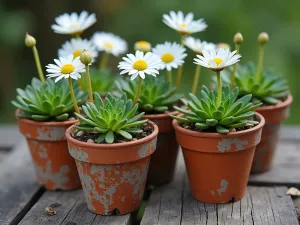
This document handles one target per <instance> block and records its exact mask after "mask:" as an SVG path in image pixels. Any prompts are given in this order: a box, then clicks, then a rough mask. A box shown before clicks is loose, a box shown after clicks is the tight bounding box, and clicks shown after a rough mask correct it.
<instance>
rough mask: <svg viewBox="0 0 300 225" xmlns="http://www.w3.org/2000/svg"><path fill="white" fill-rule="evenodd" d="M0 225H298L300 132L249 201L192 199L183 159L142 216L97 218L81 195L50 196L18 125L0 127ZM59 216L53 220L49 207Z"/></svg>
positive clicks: (150, 194)
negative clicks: (291, 192)
mask: <svg viewBox="0 0 300 225" xmlns="http://www.w3.org/2000/svg"><path fill="white" fill-rule="evenodd" d="M0 149H1V151H0V152H1V153H0V225H8V224H20V225H36V224H43V225H44V224H49V225H50V224H51V225H52V224H55V225H58V224H64V225H90V224H93V225H96V224H103V225H110V224H111V225H135V224H141V225H202V224H203V225H220V224H222V225H227V224H228V225H229V224H231V225H242V224H244V225H275V224H276V225H277V224H278V225H296V224H297V225H298V224H299V223H298V218H297V215H298V214H299V215H300V213H298V212H300V197H299V198H295V199H292V198H291V197H290V196H288V195H286V191H287V189H288V187H292V186H293V187H298V188H300V127H285V128H284V129H283V130H282V135H281V140H280V145H279V149H278V151H277V153H278V154H277V155H276V158H275V163H274V166H273V169H272V170H270V171H269V172H267V173H265V174H262V175H255V176H251V177H250V180H249V186H248V191H247V194H246V196H245V197H244V198H243V199H242V200H241V201H238V202H235V203H231V204H219V205H217V204H206V203H202V202H199V201H196V200H195V199H193V198H192V196H191V194H190V191H189V187H188V182H187V179H186V173H185V167H184V162H183V159H182V155H181V154H180V155H179V157H178V163H177V169H176V176H175V179H174V181H173V182H172V183H170V184H169V185H166V186H162V187H159V188H155V189H152V190H147V192H146V193H145V201H144V204H143V205H142V207H141V209H140V210H139V212H135V213H132V214H131V215H124V216H109V217H108V216H98V215H95V214H93V213H91V212H90V211H89V210H88V209H87V207H86V204H85V202H84V198H83V193H82V190H76V191H71V192H50V191H46V190H44V189H43V187H41V186H39V185H38V184H37V183H36V181H35V174H34V170H33V166H32V164H31V159H30V155H29V152H28V150H27V145H26V142H25V140H24V138H23V137H22V136H21V135H20V134H19V133H18V131H17V128H16V127H15V126H5V127H3V126H2V127H0ZM49 206H50V207H52V208H54V209H55V210H56V215H53V216H49V215H48V214H47V213H46V211H45V208H46V207H49Z"/></svg>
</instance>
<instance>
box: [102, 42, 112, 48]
mask: <svg viewBox="0 0 300 225" xmlns="http://www.w3.org/2000/svg"><path fill="white" fill-rule="evenodd" d="M104 46H105V47H106V48H108V49H110V50H111V49H113V47H114V46H113V45H112V44H111V43H108V42H106V43H104Z"/></svg>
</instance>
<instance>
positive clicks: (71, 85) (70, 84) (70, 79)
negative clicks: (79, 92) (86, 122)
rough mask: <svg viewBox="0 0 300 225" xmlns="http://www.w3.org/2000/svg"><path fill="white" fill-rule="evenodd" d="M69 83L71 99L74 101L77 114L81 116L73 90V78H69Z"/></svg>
mask: <svg viewBox="0 0 300 225" xmlns="http://www.w3.org/2000/svg"><path fill="white" fill-rule="evenodd" d="M68 81H69V88H70V94H71V98H72V101H73V105H74V109H75V112H77V113H78V114H80V111H79V108H78V105H77V102H76V98H75V94H74V90H73V84H72V78H71V77H69V79H68Z"/></svg>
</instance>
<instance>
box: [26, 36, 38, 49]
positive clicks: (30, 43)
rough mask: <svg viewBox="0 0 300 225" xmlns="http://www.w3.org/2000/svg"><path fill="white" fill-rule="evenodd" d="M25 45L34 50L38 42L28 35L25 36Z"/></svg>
mask: <svg viewBox="0 0 300 225" xmlns="http://www.w3.org/2000/svg"><path fill="white" fill-rule="evenodd" d="M25 45H26V46H27V47H28V48H32V47H33V46H35V45H36V40H35V38H34V37H32V36H30V35H29V34H28V33H26V34H25Z"/></svg>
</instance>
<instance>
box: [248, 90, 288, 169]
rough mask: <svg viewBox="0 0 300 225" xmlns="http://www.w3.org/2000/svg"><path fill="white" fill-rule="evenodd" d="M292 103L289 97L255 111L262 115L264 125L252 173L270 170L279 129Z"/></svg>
mask: <svg viewBox="0 0 300 225" xmlns="http://www.w3.org/2000/svg"><path fill="white" fill-rule="evenodd" d="M292 101H293V97H292V96H291V95H289V96H288V98H287V99H286V100H285V101H284V102H280V103H278V104H277V105H274V106H262V107H259V108H258V109H257V110H256V111H257V112H259V113H260V114H262V115H263V117H264V118H265V120H266V124H265V126H264V129H263V131H262V136H261V142H260V143H259V144H258V146H257V147H256V151H255V155H254V160H253V164H252V169H251V172H252V173H262V172H265V171H267V170H269V169H270V168H271V166H272V162H273V158H274V155H275V152H276V147H277V143H278V140H279V134H280V127H281V124H282V123H283V122H284V120H285V119H287V118H288V116H289V111H290V105H291V103H292Z"/></svg>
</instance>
